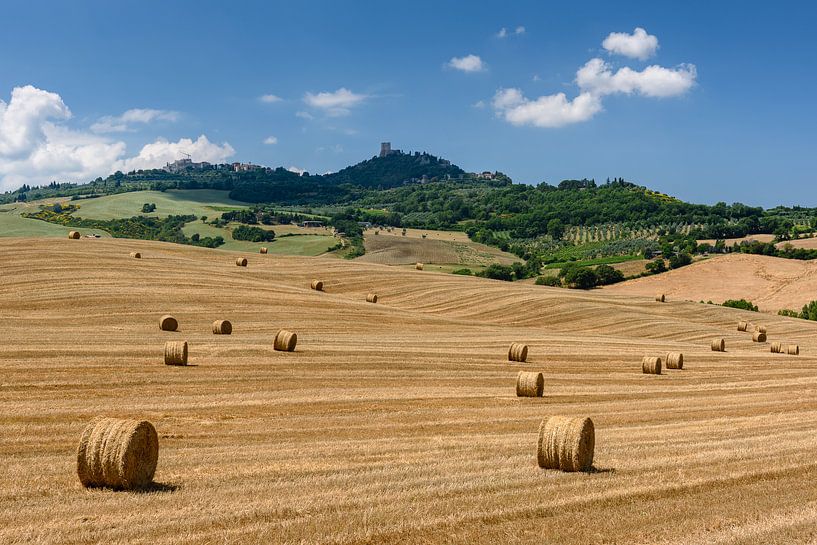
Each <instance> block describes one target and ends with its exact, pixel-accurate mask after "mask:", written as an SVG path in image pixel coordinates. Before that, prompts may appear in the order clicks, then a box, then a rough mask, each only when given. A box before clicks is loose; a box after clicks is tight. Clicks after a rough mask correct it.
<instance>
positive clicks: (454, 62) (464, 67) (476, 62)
mask: <svg viewBox="0 0 817 545" xmlns="http://www.w3.org/2000/svg"><path fill="white" fill-rule="evenodd" d="M447 66H448V67H450V68H453V69H455V70H461V71H462V72H482V71H483V70H485V63H484V62H482V59H480V58H479V57H478V56H477V55H466V56H465V57H452V58H451V60H450V61H448V65H447Z"/></svg>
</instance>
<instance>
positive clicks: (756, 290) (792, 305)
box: [604, 254, 817, 312]
mask: <svg viewBox="0 0 817 545" xmlns="http://www.w3.org/2000/svg"><path fill="white" fill-rule="evenodd" d="M604 291H606V292H608V293H614V294H620V295H634V296H642V297H646V296H650V295H654V294H655V293H664V294H666V295H667V297H669V298H670V299H672V300H684V301H710V300H711V301H713V302H715V303H722V302H723V301H725V300H727V299H747V300H749V301H751V302H752V303H754V304H756V305H757V306H758V308H759V309H760V310H762V311H769V312H777V311H778V310H780V309H783V308H788V309H795V310H799V309H800V308H801V307H802V306H803V305H804V304H806V303H808V302H810V301H812V300H814V299H817V263H815V262H814V261H799V260H795V259H782V258H778V257H769V256H763V255H750V254H727V255H722V256H716V257H713V258H710V259H705V260H703V261H699V262H697V263H693V264H692V265H689V266H687V267H683V268H680V269H677V270H673V271H669V272H666V273H663V274H659V275H655V276H647V277H644V278H638V279H635V280H629V281H627V282H623V283H621V284H615V285H612V286H607V287H605V288H604Z"/></svg>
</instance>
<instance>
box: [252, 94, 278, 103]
mask: <svg viewBox="0 0 817 545" xmlns="http://www.w3.org/2000/svg"><path fill="white" fill-rule="evenodd" d="M258 100H260V101H261V102H264V103H266V104H273V103H275V102H281V101H282V100H283V99H282V98H281V97H279V96H277V95H261V96H260V97H258Z"/></svg>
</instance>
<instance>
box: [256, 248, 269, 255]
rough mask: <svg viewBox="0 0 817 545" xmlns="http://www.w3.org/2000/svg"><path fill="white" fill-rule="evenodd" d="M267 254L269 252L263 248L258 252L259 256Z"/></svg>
mask: <svg viewBox="0 0 817 545" xmlns="http://www.w3.org/2000/svg"><path fill="white" fill-rule="evenodd" d="M267 252H269V250H268V249H267V248H264V247H262V248H261V249H260V250H258V253H259V254H265V253H267Z"/></svg>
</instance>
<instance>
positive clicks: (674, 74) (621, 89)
mask: <svg viewBox="0 0 817 545" xmlns="http://www.w3.org/2000/svg"><path fill="white" fill-rule="evenodd" d="M639 31H642V32H643V34H644V36H646V38H647V39H644V40H641V42H639V43H640V45H639V46H638V47H636V46H635V45H632V43H630V42H627V41H626V40H625V41H622V40H621V39H620V35H618V34H616V33H613V34H610V36H608V37H607V39H606V40H605V41H604V47H605V49H608V50H612V49H616V51H617V52H620V51H627V53H622V54H627V55H628V56H636V55H637V54H638V55H645V54H652V53H654V51H655V50H656V49H657V48H658V39H657V38H655V36H649V35H647V34H646V31H644V30H643V29H638V28H637V29H636V30H635V32H634V33H633V35H632V36H630V35H625V36H627V37H629V38H633V37H636V38H638V39H641V33H640V32H639ZM611 38H615V39H614V40H613V43H612V44H610V43H608V42H610V39H611ZM650 38H652V40H651V39H650ZM642 42H643V43H642ZM644 44H646V45H644ZM608 46H609V47H608ZM639 47H640V49H639ZM696 78H697V70H696V68H695V65H694V64H681V65H679V66H677V67H675V68H666V67H663V66H659V65H651V66H647V67H646V68H644V69H643V70H633V69H632V68H629V67H626V66H625V67H623V68H620V69H618V70H615V71H614V70H613V68H612V67H611V66H610V65H609V64H607V63H606V62H605V61H604V60H602V59H599V58H595V59H590V60H589V61H587V63H585V65H584V66H582V67H581V68H579V69H578V71H577V72H576V80H575V83H576V85H577V86H578V87H579V94H578V95H577V96H576V97H575V98H573V99H568V97H567V95H565V93H556V94H553V95H545V96H540V97H538V98H535V99H529V98H527V97H525V96H524V94H523V93H522V91H520V90H519V89H515V88H510V89H500V90H499V91H497V92H496V94H495V95H494V98H493V101H492V105H493V108H494V111H495V113H496V114H497V116H499V117H500V118H502V119H504V120H505V121H508V122H509V123H511V124H513V125H532V126H535V127H562V126H565V125H569V124H572V123H580V122H582V121H587V120H589V119H590V118H592V117H593V116H594V115H596V114H597V113H599V112H601V111H602V110H603V109H604V107H603V104H602V99H603V97H605V96H607V95H614V94H625V95H641V96H645V97H652V98H666V97H674V96H679V95H683V94H684V93H686V92H687V91H689V90H690V89H691V88H692V87H693V86H694V85H695V80H696Z"/></svg>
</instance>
